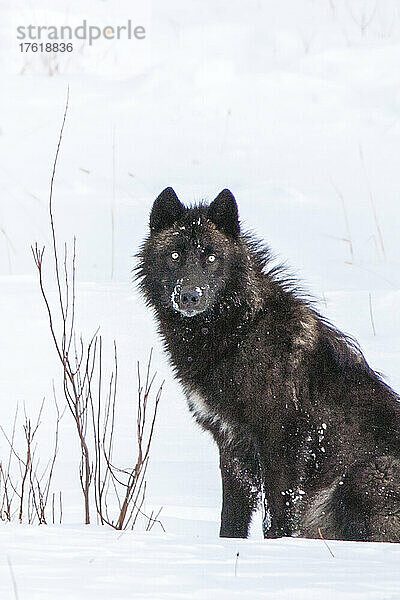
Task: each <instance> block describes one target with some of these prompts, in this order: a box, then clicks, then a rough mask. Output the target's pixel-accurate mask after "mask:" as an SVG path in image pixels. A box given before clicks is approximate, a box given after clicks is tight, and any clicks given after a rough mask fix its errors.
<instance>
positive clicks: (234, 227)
mask: <svg viewBox="0 0 400 600" xmlns="http://www.w3.org/2000/svg"><path fill="white" fill-rule="evenodd" d="M207 216H208V218H209V219H210V221H212V222H213V223H214V224H215V225H216V226H217V227H218V229H220V230H221V231H223V232H224V233H226V234H227V235H229V236H231V237H233V238H236V237H237V236H238V235H239V233H240V225H239V215H238V207H237V204H236V200H235V197H234V195H233V194H232V192H231V191H229V190H222V192H220V193H219V194H218V196H217V197H216V198H215V200H213V202H211V204H210V206H209V207H208V212H207Z"/></svg>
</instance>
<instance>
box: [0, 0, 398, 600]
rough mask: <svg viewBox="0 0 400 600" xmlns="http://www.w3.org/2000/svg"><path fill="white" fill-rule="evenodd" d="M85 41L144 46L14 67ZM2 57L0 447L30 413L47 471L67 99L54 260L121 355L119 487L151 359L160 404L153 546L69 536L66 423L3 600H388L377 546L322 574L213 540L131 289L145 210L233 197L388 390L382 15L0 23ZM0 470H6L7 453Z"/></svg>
mask: <svg viewBox="0 0 400 600" xmlns="http://www.w3.org/2000/svg"><path fill="white" fill-rule="evenodd" d="M84 18H85V19H87V20H88V21H91V22H92V23H93V24H100V25H103V26H104V25H114V24H124V23H125V22H126V20H127V19H128V18H130V19H132V21H133V22H134V23H135V24H137V25H144V26H145V27H146V30H147V37H146V39H145V40H143V41H123V40H120V41H115V42H111V41H101V40H99V41H98V42H94V44H93V45H92V46H91V47H88V46H85V45H84V44H80V45H76V48H75V49H74V52H73V53H72V54H71V55H68V56H51V57H48V56H40V55H39V54H37V55H33V54H22V53H21V52H20V51H19V47H18V44H19V40H17V39H16V27H17V26H18V25H27V24H29V23H31V24H38V25H39V24H40V25H52V24H57V25H63V24H64V25H65V24H73V25H79V24H80V23H81V22H82V19H84ZM0 33H1V35H0V40H1V41H0V50H1V52H0V69H1V75H2V77H1V84H0V85H1V87H2V90H1V91H2V93H1V95H0V187H1V200H0V333H1V345H0V401H1V404H0V406H1V425H2V426H3V427H4V429H5V430H6V431H10V429H11V427H12V420H13V416H14V413H15V410H16V406H17V405H18V406H19V408H20V412H23V406H24V404H25V407H26V411H27V412H28V413H29V414H30V415H31V416H32V417H34V416H35V414H37V411H38V409H39V407H40V404H41V402H42V399H43V398H46V406H45V411H44V414H43V419H42V426H41V429H40V444H41V449H42V450H41V451H42V452H43V454H44V455H46V451H48V450H49V449H50V448H51V446H52V443H53V427H54V407H53V404H52V382H53V380H54V383H55V387H56V391H57V397H58V400H59V402H60V404H61V403H62V394H61V389H60V368H59V364H58V363H57V359H56V356H55V352H54V348H53V346H52V343H51V339H50V335H49V331H48V324H47V321H46V314H45V311H44V307H43V304H42V301H41V298H40V296H39V291H38V285H37V280H36V273H35V269H34V265H33V261H32V256H31V251H30V245H31V243H32V242H34V241H36V240H37V241H38V242H39V244H46V245H47V247H48V246H49V242H50V236H49V226H48V219H47V202H48V191H49V182H50V175H51V168H52V163H53V159H54V153H55V148H56V144H57V138H58V131H59V127H60V124H61V118H62V113H63V109H64V103H65V97H66V90H67V86H68V85H69V87H70V105H69V112H68V116H67V124H66V129H65V133H64V139H63V142H62V149H61V154H60V159H59V165H58V172H57V177H56V183H55V195H54V202H55V219H56V225H57V231H58V237H59V240H60V242H63V241H64V240H66V241H69V242H70V241H71V240H72V238H73V236H74V235H75V236H76V237H77V248H78V291H77V295H78V315H77V319H78V329H79V330H82V331H83V332H84V333H85V334H90V333H91V332H93V331H94V330H95V329H96V328H97V326H98V325H100V326H101V333H102V335H103V340H104V344H105V347H106V348H108V350H107V351H106V354H107V352H108V353H109V355H111V348H112V342H113V340H114V339H115V340H116V342H117V345H118V352H119V371H120V379H119V388H118V415H119V416H118V419H119V420H118V438H119V439H118V452H119V457H120V459H121V460H122V463H123V464H130V463H131V462H132V460H134V458H135V452H136V448H135V439H134V435H133V432H134V403H135V386H136V378H135V364H136V361H137V360H140V361H141V362H142V363H144V362H145V361H146V359H147V356H148V353H149V351H150V348H151V347H153V348H154V360H153V363H154V367H155V369H156V370H157V372H158V380H159V381H161V380H162V379H165V387H164V393H163V396H162V401H161V405H160V411H159V416H158V421H157V429H156V437H155V440H154V446H153V449H152V455H151V463H150V466H149V472H148V478H147V479H148V492H147V500H146V510H147V511H148V512H150V511H151V510H153V509H154V510H158V509H159V508H160V507H161V506H162V507H163V509H162V513H161V520H162V522H163V525H164V527H165V530H166V533H163V532H162V530H161V528H159V527H157V525H155V526H154V527H153V530H152V531H151V532H150V533H146V532H144V531H143V527H142V528H140V527H139V528H138V529H137V530H136V531H135V532H133V533H132V532H129V533H128V532H127V533H124V534H122V536H121V535H120V534H118V533H116V532H114V531H112V530H110V529H106V528H104V527H103V528H102V527H100V526H96V525H91V526H90V527H84V526H82V519H83V514H82V513H83V510H82V501H81V496H80V492H79V481H78V477H77V469H78V460H79V454H78V451H77V448H76V441H75V437H74V430H73V424H72V422H71V419H70V416H69V414H66V415H65V416H64V418H63V420H62V422H61V434H60V435H61V440H60V451H59V455H58V460H57V464H56V472H55V479H54V490H55V491H56V492H57V493H58V491H62V495H63V507H64V510H63V512H64V515H63V517H64V518H63V524H62V525H59V526H48V527H34V526H33V527H29V526H27V525H17V524H16V523H15V524H6V523H4V524H1V527H0V538H1V544H0V548H1V550H0V573H1V577H0V593H1V598H19V599H20V600H47V599H50V598H52V599H53V598H54V596H57V597H58V598H60V600H64V599H67V598H68V599H72V598H85V599H86V598H87V599H89V598H97V599H100V598H101V599H102V598H107V599H110V598H115V599H125V598H140V599H144V598H151V599H158V598H160V599H164V598H177V599H178V598H193V599H196V598H199V599H200V598H229V599H230V598H235V597H240V598H248V599H252V600H253V599H257V598H274V599H275V598H276V599H287V600H291V599H293V598H296V599H299V600H301V599H303V598H307V599H313V598H320V597H324V598H327V599H330V598H344V599H356V598H357V599H358V598H360V599H361V598H363V599H365V598H371V599H379V600H389V599H395V598H398V597H399V590H400V574H399V570H398V564H399V559H400V548H399V547H398V546H397V545H387V544H360V543H348V542H346V543H344V542H330V543H329V545H330V548H331V550H332V551H333V553H334V557H332V556H331V554H330V553H329V551H328V549H327V547H326V546H325V545H324V543H323V541H322V540H313V541H306V540H295V539H288V540H276V541H268V542H264V541H263V540H261V533H260V518H259V516H258V517H257V518H255V519H254V524H253V528H252V536H251V539H250V540H246V541H235V540H220V539H219V538H218V527H219V511H220V482H219V473H218V458H217V451H216V448H215V447H214V446H213V444H212V442H211V440H210V439H209V437H208V436H207V435H205V434H203V433H202V432H201V431H200V430H199V429H198V428H197V426H196V425H195V424H194V423H193V422H192V421H191V419H190V418H189V416H188V414H187V409H186V406H185V401H184V398H183V395H182V393H181V391H180V389H179V387H178V385H177V384H176V382H174V380H173V378H172V375H171V372H170V369H169V367H168V365H167V361H166V358H165V356H164V355H163V353H162V348H161V344H160V341H159V340H158V338H157V336H156V333H155V326H154V323H153V320H152V316H151V314H150V312H149V311H148V310H147V309H146V308H145V307H144V305H143V302H142V301H141V299H140V298H139V297H138V295H137V293H136V290H135V288H134V286H133V285H132V275H131V270H132V267H133V265H134V259H133V255H134V253H135V252H136V251H137V249H138V246H139V244H140V242H141V240H142V239H143V237H144V235H145V232H146V228H147V221H148V214H149V210H150V207H151V204H152V202H153V200H154V198H155V197H156V196H157V195H158V193H159V192H160V190H161V189H163V188H164V187H166V186H167V185H172V186H173V187H174V188H175V190H176V191H177V193H178V195H179V196H180V197H181V199H182V201H184V202H187V203H190V202H191V201H194V200H198V199H201V198H204V199H206V200H212V199H213V198H214V197H215V196H216V195H217V194H218V192H219V191H220V190H221V189H222V188H224V187H229V188H230V189H231V190H232V191H233V193H234V194H235V195H236V198H237V200H238V203H239V208H240V213H241V218H242V222H243V225H244V227H246V228H249V229H252V230H254V231H255V232H256V233H257V235H258V236H259V237H261V238H263V239H265V240H266V241H267V242H268V243H269V244H270V245H271V247H272V248H273V250H274V251H275V252H276V253H277V254H278V256H279V257H280V258H282V259H283V260H285V261H287V263H288V265H290V267H291V269H292V270H293V271H294V272H295V273H297V274H298V275H299V277H300V278H301V279H302V280H303V281H304V282H305V284H306V287H307V288H308V289H309V290H310V291H311V292H312V294H313V295H314V296H315V297H316V298H317V299H318V300H319V306H320V310H321V311H322V312H323V314H324V315H326V316H328V317H329V318H330V319H331V320H333V321H334V323H335V324H336V325H337V326H338V327H340V328H341V329H343V330H344V331H345V332H347V333H350V334H352V335H353V336H355V337H356V338H357V339H358V340H359V342H360V343H361V345H362V347H363V349H364V351H365V354H366V357H367V359H368V360H369V361H370V363H371V365H372V366H373V367H374V368H375V369H377V370H379V371H381V372H383V373H384V374H385V376H386V378H387V381H388V382H389V383H390V384H392V385H393V386H394V387H395V388H396V389H397V390H399V389H400V372H399V356H400V310H399V305H400V270H399V269H400V260H399V256H400V235H399V231H400V210H399V208H398V204H399V202H400V185H399V181H400V176H399V156H400V6H399V3H398V2H397V1H396V0H346V1H345V0H318V1H317V0H298V1H295V0H292V1H289V0H286V1H281V2H274V1H266V0H249V1H248V2H246V3H243V2H239V0H230V2H222V1H221V0H215V1H214V2H211V1H208V2H205V1H204V0H203V1H200V0H193V1H192V2H185V1H184V0H173V1H172V2H168V3H167V2H161V0H158V1H154V2H152V3H151V5H150V4H146V3H145V2H141V3H139V2H138V1H132V0H129V1H128V0H123V1H118V2H117V1H116V0H114V2H112V1H111V0H104V1H100V0H85V1H84V2H80V3H79V5H78V3H73V2H72V1H69V2H68V1H66V0H58V1H57V2H54V1H50V0H36V2H35V3H34V4H33V3H31V2H28V1H27V0H16V1H15V2H13V3H12V7H11V3H9V2H4V1H3V2H2V3H1V19H0ZM49 259H50V256H48V258H47V260H49ZM46 276H47V277H48V283H49V285H50V287H51V277H52V274H51V271H50V270H48V271H46ZM0 451H1V454H2V455H1V457H0V459H1V460H2V461H4V460H5V457H6V455H7V444H6V443H5V441H4V439H2V440H1V441H0ZM94 522H95V519H94ZM238 552H239V557H237V553H238ZM235 567H236V568H235ZM235 573H236V574H235ZM13 577H14V581H15V586H16V591H15V590H14V588H13Z"/></svg>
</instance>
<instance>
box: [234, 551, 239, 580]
mask: <svg viewBox="0 0 400 600" xmlns="http://www.w3.org/2000/svg"><path fill="white" fill-rule="evenodd" d="M238 562H239V552H236V559H235V577H237V568H238Z"/></svg>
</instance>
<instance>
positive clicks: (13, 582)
mask: <svg viewBox="0 0 400 600" xmlns="http://www.w3.org/2000/svg"><path fill="white" fill-rule="evenodd" d="M7 562H8V568H9V569H10V575H11V581H12V585H13V590H14V598H15V600H18V598H19V596H18V588H17V582H16V580H15V575H14V571H13V568H12V564H11V560H10V557H9V556H8V554H7Z"/></svg>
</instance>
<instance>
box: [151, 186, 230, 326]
mask: <svg viewBox="0 0 400 600" xmlns="http://www.w3.org/2000/svg"><path fill="white" fill-rule="evenodd" d="M239 233H240V226H239V218H238V210H237V205H236V201H235V198H234V197H233V195H232V193H231V192H230V191H229V190H223V191H222V192H221V193H220V194H219V195H218V196H217V198H215V200H214V201H213V202H212V203H211V204H210V205H209V206H205V205H203V204H200V205H198V206H194V207H191V208H187V207H185V206H184V205H183V204H182V203H181V202H180V200H179V199H178V197H177V195H176V194H175V192H174V190H173V189H172V188H166V189H165V190H164V191H163V192H161V194H160V195H159V196H158V198H157V199H156V200H155V202H154V205H153V208H152V211H151V214H150V235H149V237H148V238H147V239H146V241H145V243H144V245H143V248H142V251H141V253H140V259H141V264H140V267H139V276H141V277H142V283H141V286H142V289H143V290H144V292H145V295H146V298H147V299H148V301H149V302H150V303H151V304H152V305H153V306H155V307H156V308H159V309H170V310H171V311H176V312H177V313H179V314H180V315H181V316H183V317H197V316H199V315H203V314H204V316H205V315H206V314H207V311H209V310H210V309H212V308H213V307H214V306H215V304H216V303H217V302H218V300H219V299H221V296H223V295H224V291H225V288H226V286H227V282H228V281H229V279H230V278H231V277H232V275H233V274H234V273H235V270H236V268H237V267H238V256H239V255H240V252H239V243H238V241H239Z"/></svg>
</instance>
